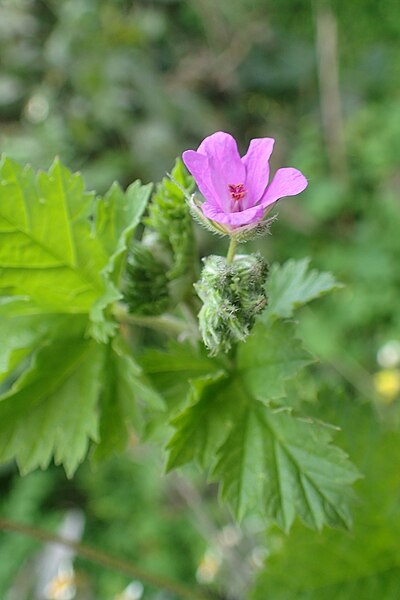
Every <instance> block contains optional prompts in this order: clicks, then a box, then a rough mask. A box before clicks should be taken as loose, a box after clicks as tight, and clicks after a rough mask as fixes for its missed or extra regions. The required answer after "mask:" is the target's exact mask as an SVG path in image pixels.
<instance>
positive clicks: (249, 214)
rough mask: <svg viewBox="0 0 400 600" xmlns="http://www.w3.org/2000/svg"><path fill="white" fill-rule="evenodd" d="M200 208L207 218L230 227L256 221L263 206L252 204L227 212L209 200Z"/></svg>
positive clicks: (259, 218)
mask: <svg viewBox="0 0 400 600" xmlns="http://www.w3.org/2000/svg"><path fill="white" fill-rule="evenodd" d="M200 208H201V210H202V211H203V213H204V214H205V216H206V217H208V218H209V219H212V220H213V221H216V222H217V223H222V224H224V225H225V224H227V225H231V226H232V227H240V226H241V225H250V224H251V223H257V221H260V220H261V219H262V217H263V216H264V208H263V207H262V206H252V207H251V208H248V209H247V210H242V211H241V212H231V213H228V214H227V213H225V212H223V211H222V210H221V209H218V208H217V207H216V206H215V205H214V204H211V203H209V202H204V204H202V205H201V207H200Z"/></svg>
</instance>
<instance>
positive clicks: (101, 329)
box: [90, 181, 152, 342]
mask: <svg viewBox="0 0 400 600" xmlns="http://www.w3.org/2000/svg"><path fill="white" fill-rule="evenodd" d="M151 189H152V184H149V185H142V184H141V183H140V181H135V182H134V183H132V184H131V185H130V186H129V187H128V189H127V190H126V192H125V193H124V192H123V191H122V189H121V188H120V186H119V185H118V184H117V183H114V184H113V185H112V187H111V189H110V190H109V192H108V193H107V194H106V196H105V197H104V198H100V199H98V201H97V205H96V215H95V222H96V235H97V236H98V238H99V240H100V241H101V242H102V244H103V247H104V249H105V250H106V252H107V255H108V256H109V259H108V262H107V264H106V266H105V267H104V269H103V270H102V276H103V277H104V282H105V292H104V294H103V295H102V296H101V297H100V298H98V299H97V300H96V302H95V303H94V305H93V307H92V310H91V313H90V318H91V320H92V327H91V333H92V335H93V336H94V337H95V338H96V339H98V340H99V341H101V342H105V341H107V339H108V337H109V336H111V335H113V333H114V332H115V330H116V323H115V321H113V319H112V318H111V315H108V316H109V318H107V309H109V308H110V305H112V304H113V303H114V302H116V301H117V300H120V299H121V298H122V294H121V292H120V291H119V287H120V279H121V274H122V269H123V265H124V259H125V256H126V253H127V249H128V241H129V239H130V237H131V236H132V235H133V232H134V231H135V229H136V227H137V225H138V224H139V221H140V219H141V217H142V215H143V212H144V210H145V208H146V206H147V202H148V200H149V197H150V193H151Z"/></svg>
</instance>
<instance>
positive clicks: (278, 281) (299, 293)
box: [263, 258, 342, 319]
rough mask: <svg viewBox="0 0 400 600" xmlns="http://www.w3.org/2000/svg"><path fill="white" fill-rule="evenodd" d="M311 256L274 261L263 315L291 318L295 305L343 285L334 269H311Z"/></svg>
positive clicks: (300, 304) (266, 317)
mask: <svg viewBox="0 0 400 600" xmlns="http://www.w3.org/2000/svg"><path fill="white" fill-rule="evenodd" d="M309 264H310V259H309V258H303V259H302V260H293V259H291V260H288V261H287V262H286V263H285V264H283V265H277V264H274V265H272V268H271V270H270V275H269V277H268V280H267V296H268V308H267V310H266V311H265V312H264V314H263V319H268V318H271V317H273V318H289V317H292V316H293V313H294V311H295V309H296V308H298V307H299V306H302V305H303V304H307V303H308V302H310V301H311V300H314V299H315V298H319V297H320V296H322V295H324V294H326V293H328V292H330V291H332V290H335V289H338V288H340V287H342V286H341V284H340V283H338V282H337V281H336V279H335V278H334V277H333V275H332V274H331V273H319V272H318V271H316V270H315V269H313V270H310V269H309Z"/></svg>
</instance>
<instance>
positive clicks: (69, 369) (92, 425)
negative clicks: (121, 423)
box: [0, 338, 104, 476]
mask: <svg viewBox="0 0 400 600" xmlns="http://www.w3.org/2000/svg"><path fill="white" fill-rule="evenodd" d="M103 368H104V347H102V346H100V345H98V344H96V343H95V342H94V341H91V340H84V339H83V338H82V339H79V338H78V339H75V338H72V339H69V340H57V341H54V342H53V343H51V344H50V345H47V346H44V347H43V348H41V349H39V350H38V352H37V354H36V355H35V358H34V361H33V363H32V365H31V367H30V368H29V369H28V370H27V371H26V372H25V373H24V374H23V375H22V376H21V377H20V378H19V379H18V380H17V382H16V383H15V384H14V386H13V387H12V388H11V389H10V390H9V391H8V392H6V393H5V394H3V395H2V396H1V397H0V422H1V430H0V461H1V462H5V461H7V460H10V459H13V458H15V459H16V460H17V462H18V465H19V467H20V469H21V471H22V472H23V473H27V472H28V471H31V470H32V469H34V468H36V467H38V466H39V467H41V468H45V467H47V465H48V464H49V462H50V459H51V457H52V455H53V454H54V456H55V462H56V463H57V464H60V463H63V464H64V466H65V470H66V472H67V474H68V475H69V476H70V475H72V473H73V472H74V471H75V469H76V467H77V466H78V464H79V463H80V462H81V461H82V460H83V458H84V456H85V454H86V451H87V447H88V441H89V439H97V436H98V412H97V400H98V395H99V390H100V376H101V372H102V369H103Z"/></svg>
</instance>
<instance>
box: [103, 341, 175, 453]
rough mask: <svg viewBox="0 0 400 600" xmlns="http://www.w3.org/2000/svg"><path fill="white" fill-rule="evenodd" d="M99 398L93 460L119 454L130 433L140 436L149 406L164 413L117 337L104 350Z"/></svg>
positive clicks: (160, 399) (144, 377) (140, 370)
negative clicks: (97, 425) (97, 440)
mask: <svg viewBox="0 0 400 600" xmlns="http://www.w3.org/2000/svg"><path fill="white" fill-rule="evenodd" d="M106 364H107V369H106V370H104V372H103V377H102V390H101V397H100V408H101V417H100V436H99V437H100V440H99V443H98V444H97V445H96V448H95V451H94V458H95V459H96V460H103V459H104V458H107V457H108V456H109V455H111V454H112V453H114V452H121V451H123V450H124V449H125V448H126V446H127V442H128V439H129V433H130V431H131V430H133V431H135V432H136V433H142V430H143V426H144V422H145V415H144V414H143V413H144V412H145V411H146V410H147V411H148V409H149V407H150V408H152V409H154V410H156V411H162V410H164V408H165V407H164V403H163V400H162V398H161V396H160V395H159V394H158V393H157V392H156V391H155V390H153V389H152V388H151V386H150V384H149V382H148V381H147V379H146V376H145V375H144V374H143V372H142V369H141V368H140V367H139V365H138V364H137V363H136V362H135V360H134V359H133V357H132V356H131V354H130V353H129V351H128V348H127V347H126V346H125V344H124V343H123V342H122V340H121V339H119V338H117V339H116V340H114V341H113V342H112V343H111V344H110V345H109V347H108V351H107V358H106Z"/></svg>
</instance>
